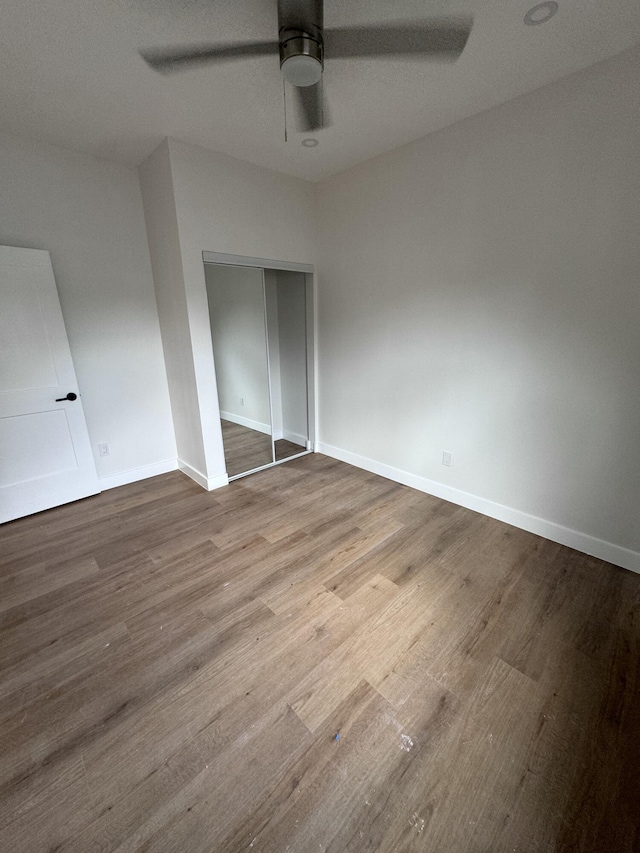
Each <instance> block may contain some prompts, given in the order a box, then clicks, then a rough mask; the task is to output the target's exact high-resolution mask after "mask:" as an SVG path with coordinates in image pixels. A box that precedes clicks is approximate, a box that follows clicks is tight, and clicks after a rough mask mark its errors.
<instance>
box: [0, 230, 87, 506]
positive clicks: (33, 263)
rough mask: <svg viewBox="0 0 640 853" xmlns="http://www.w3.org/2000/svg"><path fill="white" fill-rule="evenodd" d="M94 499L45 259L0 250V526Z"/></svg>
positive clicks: (38, 252)
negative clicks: (84, 499) (47, 510)
mask: <svg viewBox="0 0 640 853" xmlns="http://www.w3.org/2000/svg"><path fill="white" fill-rule="evenodd" d="M99 491H100V488H99V486H98V478H97V475H96V467H95V462H94V459H93V454H92V453H91V445H90V443H89V435H88V433H87V425H86V423H85V419H84V412H83V410H82V402H81V400H80V396H79V393H78V385H77V382H76V375H75V371H74V369H73V362H72V361H71V352H70V350H69V342H68V340H67V333H66V330H65V327H64V320H63V319H62V311H61V310H60V302H59V300H58V291H57V290H56V282H55V279H54V277H53V268H52V266H51V259H50V257H49V252H44V251H41V250H39V249H16V248H13V247H9V246H0V522H4V521H10V520H11V519H14V518H20V517H21V516H23V515H30V514H31V513H33V512H40V510H43V509H49V508H50V507H53V506H58V505H59V504H63V503H67V502H68V501H75V500H77V499H78V498H84V497H87V496H88V495H95V494H97V493H98V492H99Z"/></svg>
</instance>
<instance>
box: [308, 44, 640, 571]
mask: <svg viewBox="0 0 640 853" xmlns="http://www.w3.org/2000/svg"><path fill="white" fill-rule="evenodd" d="M639 59H640V53H639V51H638V50H633V51H628V52H626V53H624V54H622V55H620V56H619V57H616V58H615V59H613V60H609V61H607V62H605V63H602V64H600V65H598V66H594V67H592V68H591V69H588V70H587V71H585V72H581V73H580V74H578V75H574V76H572V77H569V78H566V79H565V80H563V81H561V82H559V83H555V84H553V85H551V86H548V87H545V88H544V89H541V90H538V91H537V92H534V93H532V94H530V95H527V96H525V97H522V98H519V99H517V100H515V101H512V102H510V103H508V104H505V105H503V106H501V107H498V108H496V109H493V110H491V111H489V112H486V113H483V114H480V115H478V116H476V117H473V118H471V119H468V120H465V121H463V122H461V123H459V124H457V125H455V126H452V127H450V128H448V129H446V130H443V131H441V132H439V133H437V134H434V135H432V136H429V137H427V138H425V139H422V140H420V141H418V142H415V143H412V144H411V145H408V146H405V147H403V148H401V149H397V150H395V151H393V152H391V153H389V154H387V155H384V156H382V157H379V158H376V159H375V160H372V161H369V162H368V163H365V164H362V165H361V166H358V167H357V168H354V169H352V170H350V171H348V172H345V173H343V174H340V175H337V176H335V177H333V178H331V179H329V180H327V181H325V182H323V183H322V184H320V186H319V190H318V204H319V211H318V212H319V259H320V263H319V274H320V296H319V312H320V313H319V374H320V391H319V406H320V438H321V442H322V444H323V446H324V447H325V449H327V450H328V451H329V452H332V453H334V454H336V455H341V456H342V458H348V459H350V460H351V461H354V462H356V463H359V464H362V465H364V466H368V467H372V468H376V469H377V470H384V472H385V473H390V474H392V475H394V476H398V477H399V478H400V479H403V478H404V480H405V481H406V482H411V483H412V484H413V485H417V486H418V487H422V488H425V489H427V490H429V491H435V492H436V493H440V494H442V495H444V496H446V497H449V498H450V499H452V500H457V501H458V502H460V503H466V505H469V506H474V508H478V509H481V510H482V511H485V512H487V513H488V514H492V515H497V516H498V517H504V518H506V519H507V520H510V521H512V522H514V523H516V524H520V525H521V526H523V527H527V526H528V527H529V529H535V530H536V531H537V532H541V533H543V535H547V536H549V537H550V538H554V539H557V540H558V541H565V542H568V543H570V544H575V545H576V547H579V548H581V549H583V550H587V551H590V552H591V553H595V554H599V555H600V556H604V557H605V558H608V559H610V560H612V561H613V562H618V563H620V564H622V565H628V566H629V567H633V568H637V569H639V570H640V554H638V552H640V440H639V436H640V331H639V321H640V156H639V152H640V76H639V75H638V71H637V69H638V61H639ZM443 450H450V451H452V452H453V453H454V467H453V468H451V469H449V468H445V467H443V466H442V464H441V458H442V452H443ZM354 454H356V455H354ZM384 466H386V467H384ZM540 520H542V521H540ZM607 543H609V544H607ZM625 549H626V550H625Z"/></svg>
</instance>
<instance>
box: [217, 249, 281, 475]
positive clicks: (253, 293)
mask: <svg viewBox="0 0 640 853" xmlns="http://www.w3.org/2000/svg"><path fill="white" fill-rule="evenodd" d="M205 280H206V285H207V298H208V301H209V320H210V323H211V338H212V342H213V357H214V361H215V367H216V379H217V383H218V402H219V405H220V417H221V421H222V440H223V443H224V453H225V461H226V465H227V474H228V475H229V476H230V477H232V476H235V475H236V474H240V473H244V472H245V471H250V470H252V469H253V468H259V467H261V466H262V465H268V464H269V463H270V462H272V461H273V449H272V442H271V413H270V401H269V372H268V363H267V340H266V325H265V307H264V289H263V273H262V270H261V269H256V268H255V267H234V266H222V265H218V264H205Z"/></svg>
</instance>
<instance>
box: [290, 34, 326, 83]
mask: <svg viewBox="0 0 640 853" xmlns="http://www.w3.org/2000/svg"><path fill="white" fill-rule="evenodd" d="M323 68H324V48H323V44H322V36H321V35H318V37H316V38H314V37H313V36H311V35H309V33H305V32H304V31H302V30H286V29H283V30H281V32H280V69H281V71H282V73H283V74H284V77H285V80H288V81H289V83H291V84H292V85H293V86H302V87H304V86H313V85H314V84H315V83H317V82H318V81H319V80H320V78H321V77H322V69H323Z"/></svg>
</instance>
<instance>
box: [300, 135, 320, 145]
mask: <svg viewBox="0 0 640 853" xmlns="http://www.w3.org/2000/svg"><path fill="white" fill-rule="evenodd" d="M302 144H303V145H304V147H305V148H315V147H316V145H320V143H319V142H318V140H317V139H312V138H311V137H309V138H308V139H303V140H302Z"/></svg>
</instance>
